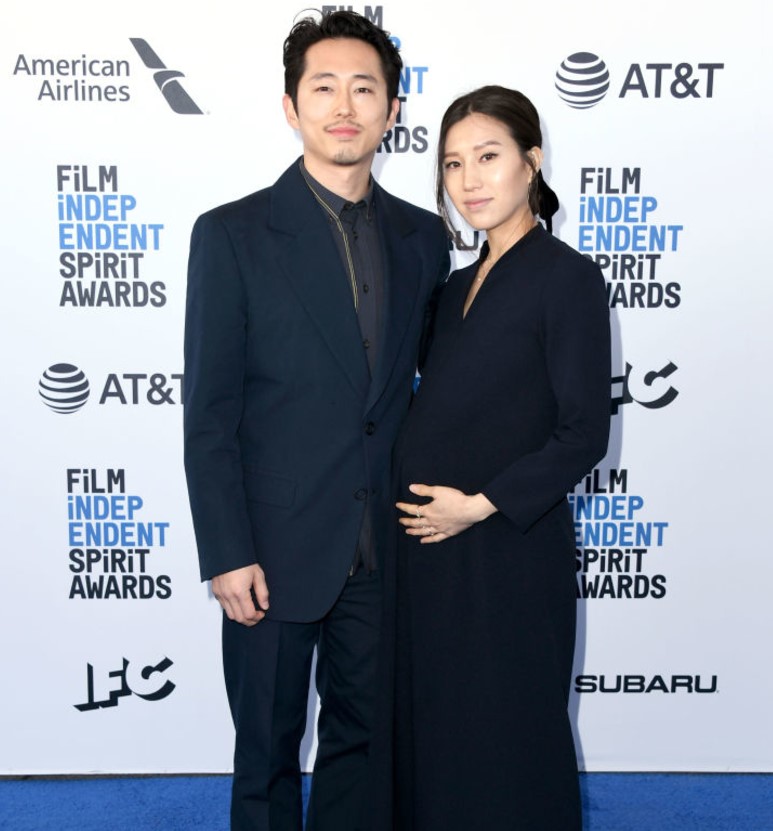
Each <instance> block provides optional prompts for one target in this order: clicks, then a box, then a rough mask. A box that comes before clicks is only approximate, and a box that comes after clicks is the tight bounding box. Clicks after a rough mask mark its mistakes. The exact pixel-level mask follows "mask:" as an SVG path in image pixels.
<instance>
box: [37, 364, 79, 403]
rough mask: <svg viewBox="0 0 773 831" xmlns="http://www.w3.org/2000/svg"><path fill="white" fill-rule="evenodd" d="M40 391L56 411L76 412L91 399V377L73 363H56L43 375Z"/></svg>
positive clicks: (45, 400)
mask: <svg viewBox="0 0 773 831" xmlns="http://www.w3.org/2000/svg"><path fill="white" fill-rule="evenodd" d="M38 392H39V393H40V397H41V398H42V399H43V403H44V404H45V405H46V406H47V407H49V408H50V409H51V410H53V411H54V412H55V413H64V414H67V413H75V412H77V411H78V410H80V408H81V407H82V406H83V405H84V404H85V403H86V402H87V401H88V400H89V379H88V378H87V377H86V376H85V375H84V374H83V372H82V370H80V369H78V367H77V366H73V365H72V364H54V365H53V366H50V367H49V368H48V369H47V370H46V371H45V372H44V373H43V375H42V376H41V378H40V383H39V384H38Z"/></svg>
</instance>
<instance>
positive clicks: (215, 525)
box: [184, 212, 255, 580]
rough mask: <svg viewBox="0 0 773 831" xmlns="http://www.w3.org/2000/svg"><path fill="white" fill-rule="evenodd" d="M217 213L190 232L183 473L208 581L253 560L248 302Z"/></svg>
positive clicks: (204, 217) (228, 241)
mask: <svg viewBox="0 0 773 831" xmlns="http://www.w3.org/2000/svg"><path fill="white" fill-rule="evenodd" d="M242 279H243V276H242V274H241V272H240V269H239V264H238V260H237V257H236V253H235V251H234V247H233V243H232V239H231V238H230V235H229V232H228V229H227V227H226V225H225V223H224V221H223V219H222V217H221V216H220V214H218V213H217V212H210V213H209V214H204V215H203V216H201V217H199V219H198V220H197V222H196V224H195V226H194V228H193V234H192V237H191V249H190V258H189V264H188V294H187V302H186V316H185V386H184V389H185V395H184V405H185V427H184V436H185V472H186V477H187V481H188V495H189V499H190V505H191V513H192V516H193V524H194V529H195V532H196V540H197V544H198V550H199V562H200V567H201V578H202V580H206V579H209V578H211V577H214V576H215V575H217V574H222V573H224V572H226V571H231V570H233V569H237V568H241V567H243V566H246V565H250V564H253V563H254V562H255V553H254V544H253V539H252V530H251V526H250V520H249V516H248V512H247V502H246V497H245V491H244V484H243V471H242V459H241V450H240V446H239V441H238V431H239V424H240V421H241V417H242V398H243V387H244V369H245V345H246V328H247V319H246V300H245V296H244V287H243V283H242Z"/></svg>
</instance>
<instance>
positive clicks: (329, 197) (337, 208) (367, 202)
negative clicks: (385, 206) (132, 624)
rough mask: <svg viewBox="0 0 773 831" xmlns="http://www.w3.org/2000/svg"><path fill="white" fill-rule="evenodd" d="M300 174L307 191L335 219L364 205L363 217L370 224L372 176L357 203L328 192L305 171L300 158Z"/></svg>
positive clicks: (372, 198)
mask: <svg viewBox="0 0 773 831" xmlns="http://www.w3.org/2000/svg"><path fill="white" fill-rule="evenodd" d="M298 164H299V166H300V169H301V173H302V174H303V178H304V179H305V180H306V184H307V185H308V186H309V189H310V190H311V192H312V193H313V194H314V196H316V197H317V199H318V200H319V201H320V202H322V203H323V204H324V205H325V206H326V207H327V208H328V209H329V210H330V211H332V212H333V213H334V214H335V215H336V216H337V217H339V218H340V217H341V214H342V213H343V211H344V210H345V209H349V208H351V207H353V206H357V205H364V206H365V216H366V217H367V219H368V222H370V221H371V220H372V219H373V207H374V201H375V200H374V188H373V176H370V177H369V178H368V191H367V193H366V194H365V196H364V197H363V198H362V199H361V200H360V201H359V202H356V203H355V202H350V201H349V200H348V199H344V198H343V196H339V195H338V194H337V193H333V191H332V190H328V189H327V188H326V187H325V186H324V185H323V184H320V182H318V181H317V180H316V179H315V178H314V177H313V176H312V175H311V173H309V171H308V170H307V169H306V165H305V164H304V163H303V159H302V158H301V159H300V161H299V162H298Z"/></svg>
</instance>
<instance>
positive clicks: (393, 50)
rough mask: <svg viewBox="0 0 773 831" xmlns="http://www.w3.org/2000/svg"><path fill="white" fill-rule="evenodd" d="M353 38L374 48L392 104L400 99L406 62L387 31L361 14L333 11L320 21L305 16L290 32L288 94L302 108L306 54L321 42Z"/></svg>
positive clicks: (286, 64) (286, 50) (287, 44)
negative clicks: (300, 94)
mask: <svg viewBox="0 0 773 831" xmlns="http://www.w3.org/2000/svg"><path fill="white" fill-rule="evenodd" d="M336 38H352V39H354V40H361V41H364V42H365V43H367V44H369V45H370V46H372V47H373V48H374V49H375V50H376V52H378V56H379V58H380V59H381V69H382V71H383V73H384V78H385V80H386V87H387V96H388V100H389V103H390V104H391V103H392V101H393V100H394V99H395V98H397V93H398V90H399V86H400V72H401V70H402V68H403V61H402V59H401V58H400V53H399V52H398V51H397V47H396V46H395V45H394V43H393V42H392V41H391V40H390V39H389V32H385V31H384V30H383V29H380V28H379V27H378V26H376V24H375V23H371V21H370V20H368V19H367V17H363V16H362V15H361V14H357V12H347V11H341V12H330V13H329V14H325V15H323V16H322V17H321V19H319V20H315V19H314V18H313V17H304V18H303V20H299V21H298V22H297V23H296V24H295V25H294V26H293V28H292V29H291V30H290V34H289V35H288V36H287V39H286V40H285V42H284V68H285V93H286V94H287V95H289V96H290V98H291V100H292V102H293V106H294V107H295V108H296V109H297V108H298V82H299V81H300V80H301V76H302V75H303V72H304V70H305V69H306V52H307V50H308V49H309V47H310V46H314V44H315V43H319V42H320V41H321V40H328V39H336Z"/></svg>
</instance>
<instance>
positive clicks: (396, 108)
mask: <svg viewBox="0 0 773 831" xmlns="http://www.w3.org/2000/svg"><path fill="white" fill-rule="evenodd" d="M399 112H400V99H399V98H393V99H392V103H391V105H390V107H389V116H388V117H387V123H386V129H387V130H391V129H392V127H394V126H395V122H396V121H397V115H398V113H399Z"/></svg>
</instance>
